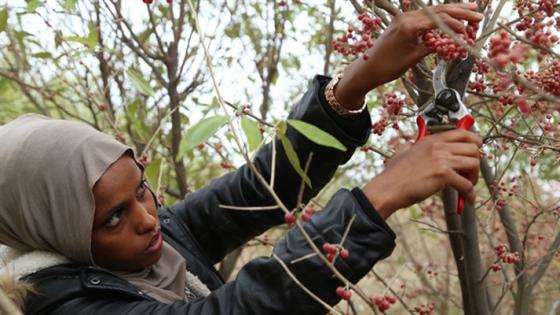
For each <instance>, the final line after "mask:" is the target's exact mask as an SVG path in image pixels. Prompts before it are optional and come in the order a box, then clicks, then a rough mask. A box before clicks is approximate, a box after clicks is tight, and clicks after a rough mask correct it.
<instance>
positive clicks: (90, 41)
mask: <svg viewBox="0 0 560 315" xmlns="http://www.w3.org/2000/svg"><path fill="white" fill-rule="evenodd" d="M88 27H89V34H88V37H87V39H86V46H88V48H89V49H94V48H95V46H97V42H98V41H99V34H98V33H97V26H96V25H95V23H89V25H88Z"/></svg>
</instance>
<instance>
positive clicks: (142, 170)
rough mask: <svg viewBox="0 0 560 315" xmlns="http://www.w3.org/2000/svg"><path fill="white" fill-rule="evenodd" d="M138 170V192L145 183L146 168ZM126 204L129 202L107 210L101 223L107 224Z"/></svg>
mask: <svg viewBox="0 0 560 315" xmlns="http://www.w3.org/2000/svg"><path fill="white" fill-rule="evenodd" d="M137 166H138V165H137ZM138 169H139V170H140V180H139V182H138V185H137V186H136V190H138V188H139V187H140V185H142V182H143V181H144V168H143V167H140V166H138ZM126 203H127V201H122V202H119V203H118V204H117V205H116V206H114V207H112V208H110V209H109V210H107V211H106V212H105V214H104V215H103V219H102V221H101V223H102V224H104V223H105V222H107V220H109V218H111V216H112V215H113V213H115V212H117V211H119V210H122V209H123V208H124V207H125V206H126Z"/></svg>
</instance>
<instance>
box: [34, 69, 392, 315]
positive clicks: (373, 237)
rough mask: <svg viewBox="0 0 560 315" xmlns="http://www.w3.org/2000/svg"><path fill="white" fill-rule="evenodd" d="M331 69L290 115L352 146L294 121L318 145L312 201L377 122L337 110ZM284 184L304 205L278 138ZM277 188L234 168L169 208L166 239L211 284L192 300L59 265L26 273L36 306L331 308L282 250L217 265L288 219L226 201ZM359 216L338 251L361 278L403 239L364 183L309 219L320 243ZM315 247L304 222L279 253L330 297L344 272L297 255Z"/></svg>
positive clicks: (237, 310) (44, 309) (293, 135)
mask: <svg viewBox="0 0 560 315" xmlns="http://www.w3.org/2000/svg"><path fill="white" fill-rule="evenodd" d="M328 81H329V78H327V77H322V76H318V77H316V78H315V79H314V81H313V84H312V87H311V88H310V90H309V91H308V92H307V93H306V94H305V95H304V96H303V98H302V99H301V100H300V102H299V103H298V104H297V105H296V107H295V108H294V110H293V112H292V113H291V114H290V117H289V118H291V119H298V120H303V121H306V122H309V123H312V124H314V125H316V126H318V127H320V128H321V129H323V130H325V131H327V132H328V133H330V134H331V135H333V136H335V137H337V138H338V139H339V140H340V141H341V142H342V143H343V144H344V145H346V146H347V148H348V151H346V152H341V151H338V150H335V149H330V148H327V147H323V146H319V145H316V144H314V143H313V142H311V141H309V140H308V139H307V138H305V137H304V136H302V135H301V134H299V133H298V132H297V131H295V130H294V129H293V128H291V127H289V128H288V130H287V133H286V135H287V136H288V138H289V139H290V140H291V142H292V144H293V146H294V148H295V150H296V152H297V153H298V155H299V159H300V161H302V163H303V161H306V159H307V157H308V154H309V152H314V155H313V159H312V163H311V166H310V168H309V171H308V175H309V177H310V179H311V183H312V188H311V189H309V188H306V190H305V192H304V202H305V201H307V200H309V199H310V198H311V197H313V196H314V195H316V194H317V193H318V192H319V190H321V188H322V187H323V186H324V185H325V184H326V183H327V182H328V181H329V180H330V179H331V177H332V176H333V174H334V172H335V170H336V168H337V166H338V165H340V164H344V163H345V162H346V161H347V160H348V159H349V158H350V157H351V156H352V153H353V152H354V150H355V148H356V147H357V146H359V145H363V144H364V143H365V142H366V140H367V137H368V136H369V132H370V131H369V128H370V125H371V122H370V118H369V115H368V113H367V112H365V113H364V114H362V115H360V117H358V118H356V119H353V120H345V119H341V118H340V117H338V116H337V115H336V114H335V113H334V112H333V111H332V110H331V109H330V107H329V106H328V105H327V104H326V101H325V99H324V96H323V89H324V87H325V85H326V83H327V82H328ZM276 147H277V148H278V150H277V151H278V156H277V161H276V163H277V164H276V173H275V184H274V188H275V191H276V192H277V193H278V195H279V197H280V198H281V199H282V201H283V202H284V203H285V204H286V206H287V207H288V208H290V209H292V208H294V207H295V206H296V204H295V203H296V200H297V195H298V190H299V187H300V178H299V176H298V174H297V173H296V172H295V171H294V169H293V167H292V166H291V164H290V163H289V161H288V159H287V158H286V156H285V154H284V151H283V149H282V146H281V144H279V143H277V146H276ZM271 158H272V148H271V144H268V145H266V146H265V147H264V148H262V149H261V150H260V151H259V152H258V154H257V155H256V156H255V158H254V163H255V165H256V167H257V168H258V170H259V171H260V173H261V174H263V175H264V176H265V178H269V177H270V170H271ZM274 204H275V203H274V201H273V200H272V198H271V196H270V195H269V193H268V192H267V191H266V190H265V189H264V188H263V186H262V185H260V184H259V182H258V180H257V179H256V177H255V176H254V174H253V173H252V172H251V171H250V169H249V168H248V167H247V166H243V167H241V168H239V169H238V170H236V171H235V172H232V173H229V174H227V175H225V176H223V177H221V178H219V179H217V180H215V181H213V182H212V183H210V184H209V185H208V186H207V187H205V188H203V189H201V190H199V191H197V192H194V193H191V194H188V195H186V197H185V199H184V200H183V201H181V202H179V203H178V204H175V205H174V206H172V207H169V208H160V209H159V210H158V211H159V218H160V221H161V226H162V231H163V235H164V239H165V241H167V242H168V243H169V244H170V245H171V246H173V247H174V248H175V249H176V250H177V251H178V252H179V253H180V254H181V255H182V256H183V257H184V258H185V259H186V261H187V268H188V269H189V271H190V272H191V273H193V274H195V275H197V276H198V277H199V278H200V280H202V282H204V283H205V284H206V285H207V286H208V288H209V289H210V290H211V291H212V293H211V294H210V295H209V296H208V297H205V298H199V299H196V300H194V301H191V302H188V303H187V302H175V303H173V304H163V303H160V302H158V301H156V300H154V299H153V298H151V297H149V296H147V295H145V294H143V293H142V292H141V291H139V290H138V289H137V288H135V287H134V286H133V285H132V284H130V283H129V282H127V281H125V280H123V279H121V278H119V277H117V276H115V275H113V274H111V273H109V272H106V271H103V270H101V269H99V268H96V267H92V266H78V265H70V264H69V265H60V266H54V267H50V268H47V269H43V270H41V271H39V272H36V273H34V274H31V275H29V276H27V277H26V278H25V280H27V281H30V282H32V283H34V284H35V285H36V289H37V291H38V293H37V294H33V295H30V296H29V297H28V298H27V300H26V305H25V306H26V313H29V314H216V315H217V314H267V315H272V314H292V315H295V314H307V315H309V314H324V313H326V310H325V308H324V307H322V306H321V305H320V304H319V303H317V302H316V301H315V300H313V299H312V298H311V297H310V296H308V295H307V294H306V293H305V292H304V291H303V290H302V289H301V288H300V287H299V286H298V285H297V284H296V283H295V282H294V281H293V280H292V279H291V278H290V276H289V275H288V274H287V273H286V272H285V270H284V269H283V267H282V266H281V265H280V264H279V263H278V262H277V261H276V260H275V259H274V258H273V257H258V258H255V259H253V260H251V261H250V262H249V263H247V264H246V265H245V266H244V267H243V268H242V269H241V270H240V271H239V273H238V275H237V277H236V279H235V280H234V281H231V282H228V283H224V281H223V280H222V279H221V278H220V276H219V274H218V273H217V272H216V270H215V269H214V268H213V264H215V263H217V262H219V261H220V260H222V259H223V258H224V256H225V255H226V254H227V253H229V252H230V251H231V250H233V249H235V248H237V247H238V246H240V245H242V244H244V243H245V242H247V241H248V240H250V239H251V238H253V237H255V236H257V235H259V234H261V233H263V232H264V231H266V230H267V229H269V228H270V227H272V226H275V225H279V224H282V223H283V222H284V215H283V213H282V212H281V211H256V212H255V211H252V212H249V211H235V210H233V211H232V210H227V209H223V208H221V207H220V206H219V205H235V206H269V205H274ZM354 216H355V220H354V222H353V224H352V226H351V229H350V232H349V234H348V236H347V238H346V241H345V243H344V247H345V248H346V249H348V250H349V252H350V256H349V257H348V258H347V259H341V258H338V259H337V260H336V267H337V268H338V270H340V272H341V273H342V274H343V275H345V276H346V277H347V278H348V279H349V280H350V281H352V282H354V283H355V282H357V281H358V280H360V279H361V278H362V277H363V276H365V275H366V274H367V272H368V271H369V270H371V268H372V267H373V265H374V264H375V263H376V262H377V261H378V260H380V259H383V258H385V257H387V256H388V255H389V254H390V253H391V251H392V250H393V248H394V239H395V235H394V233H393V232H392V231H391V229H390V228H389V227H388V226H387V225H386V224H385V222H384V221H383V220H382V219H381V218H380V217H379V215H378V214H377V213H376V211H375V209H373V207H372V206H371V204H370V203H369V202H368V201H367V198H366V197H365V196H364V195H363V193H362V192H361V190H359V189H354V190H353V191H351V192H350V191H348V190H340V191H338V192H337V193H336V194H335V195H334V196H333V198H332V199H331V200H330V201H329V202H328V204H327V205H326V206H325V208H324V209H323V211H320V212H318V213H317V214H315V215H314V216H313V217H312V218H311V220H310V222H307V223H305V224H304V226H305V229H306V230H307V232H308V233H309V235H310V236H311V238H312V239H313V241H314V242H315V244H316V245H317V246H318V247H319V248H321V247H322V244H323V243H325V242H329V243H337V242H339V241H340V239H341V237H342V235H343V233H344V231H345V229H346V227H347V225H348V223H349V221H350V220H351V219H352V217H354ZM310 252H311V249H310V248H309V246H308V244H307V243H306V241H305V239H304V238H303V236H302V235H301V233H299V231H298V230H297V229H291V230H290V231H289V233H288V235H287V236H286V237H285V238H284V239H282V240H281V241H279V242H278V243H277V244H276V246H275V248H274V253H275V254H276V255H277V256H279V257H280V258H281V259H282V260H283V261H284V262H285V263H286V264H287V265H288V267H289V268H290V270H291V272H292V273H293V274H294V275H296V276H297V278H298V279H299V280H300V281H301V282H302V283H303V284H304V285H305V286H306V287H307V288H308V289H310V290H311V291H313V292H314V293H315V294H316V295H318V296H319V297H320V298H321V299H323V300H324V301H326V302H327V303H329V304H331V305H334V304H336V303H337V302H338V301H339V297H338V296H337V295H336V292H335V291H336V287H337V286H339V285H341V283H340V281H339V280H338V279H337V278H335V277H332V275H331V271H330V270H329V269H328V268H327V267H326V266H325V265H324V264H323V263H322V261H321V260H320V259H319V258H317V257H312V258H308V259H305V260H302V261H299V262H297V263H290V262H291V261H292V260H294V259H296V258H300V257H302V256H305V255H307V254H309V253H310Z"/></svg>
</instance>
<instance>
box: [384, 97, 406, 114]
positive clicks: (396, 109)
mask: <svg viewBox="0 0 560 315" xmlns="http://www.w3.org/2000/svg"><path fill="white" fill-rule="evenodd" d="M403 105H404V100H403V99H399V98H398V96H397V94H395V93H387V94H385V102H384V103H383V104H382V105H381V106H383V108H384V109H385V110H386V111H387V113H388V114H389V116H396V115H398V114H399V113H400V112H401V109H402V107H403Z"/></svg>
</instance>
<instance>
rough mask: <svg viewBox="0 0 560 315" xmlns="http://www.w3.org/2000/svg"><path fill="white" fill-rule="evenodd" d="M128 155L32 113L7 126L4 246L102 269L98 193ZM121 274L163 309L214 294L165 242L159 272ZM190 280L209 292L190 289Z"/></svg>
mask: <svg viewBox="0 0 560 315" xmlns="http://www.w3.org/2000/svg"><path fill="white" fill-rule="evenodd" d="M127 153H128V154H131V153H132V149H131V148H130V147H128V146H126V145H124V144H122V143H120V142H118V141H116V140H115V139H114V138H112V137H111V136H109V135H107V134H104V133H102V132H99V131H97V130H95V129H94V128H92V127H91V126H89V125H87V124H84V123H81V122H74V121H66V120H57V119H51V118H48V117H45V116H41V115H36V114H26V115H23V116H20V117H18V118H17V119H15V120H13V121H11V122H10V123H8V124H6V125H3V126H0V243H2V244H6V245H7V246H9V247H12V248H14V249H17V250H20V251H34V250H42V251H50V252H54V253H57V254H60V255H62V256H65V257H67V258H68V259H70V260H71V261H74V262H77V263H79V264H83V265H95V262H94V261H93V257H92V253H91V233H92V227H93V219H94V214H95V203H94V196H93V192H92V189H93V186H94V185H95V183H96V182H97V181H98V180H99V179H100V178H101V176H102V175H103V173H104V172H105V171H106V170H107V169H108V168H109V166H111V165H112V164H113V163H114V162H116V161H117V160H118V159H119V158H120V157H121V156H122V155H123V154H127ZM109 271H111V270H109ZM114 273H115V274H116V275H118V276H120V277H122V278H124V279H125V280H128V281H129V282H131V283H132V284H134V285H135V286H136V287H138V288H139V289H140V290H142V291H144V292H145V293H147V294H148V295H149V296H151V297H153V298H155V299H157V300H159V301H160V302H163V303H172V302H174V301H178V300H187V299H189V298H193V292H192V291H195V294H194V295H195V296H194V297H196V296H197V295H207V294H208V293H209V291H208V289H207V288H206V287H205V286H204V285H203V284H202V283H200V281H199V280H198V278H196V276H193V275H191V274H190V273H188V271H186V262H185V259H184V258H183V257H182V256H181V255H180V254H179V253H178V252H177V251H176V250H175V249H174V248H173V247H171V246H170V245H169V244H167V243H166V242H164V244H163V247H162V256H161V258H160V259H159V261H158V262H157V263H155V264H154V265H152V266H150V267H147V268H144V269H143V270H141V271H139V272H123V271H114ZM193 277H194V280H193ZM187 278H188V279H187ZM187 280H190V281H194V282H196V281H198V282H199V283H197V284H196V285H195V288H199V287H200V285H201V284H202V286H203V289H202V290H191V289H189V287H190V286H189V283H187ZM204 289H205V290H204Z"/></svg>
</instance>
